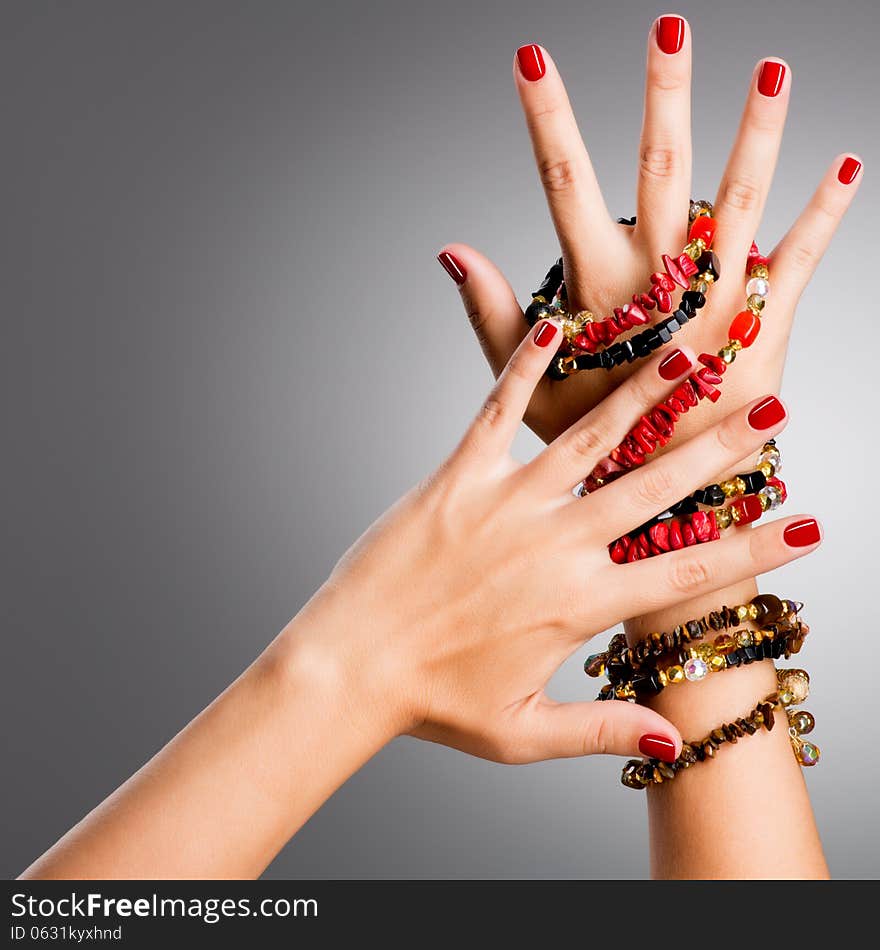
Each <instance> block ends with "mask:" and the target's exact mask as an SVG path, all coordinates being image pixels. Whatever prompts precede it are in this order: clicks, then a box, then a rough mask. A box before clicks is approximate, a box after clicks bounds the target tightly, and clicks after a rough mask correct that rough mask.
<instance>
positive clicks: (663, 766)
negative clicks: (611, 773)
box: [620, 669, 820, 789]
mask: <svg viewBox="0 0 880 950" xmlns="http://www.w3.org/2000/svg"><path fill="white" fill-rule="evenodd" d="M776 681H777V690H776V692H775V693H771V694H770V695H769V696H767V697H766V698H765V699H763V700H762V701H761V702H759V703H758V704H757V705H756V706H755V707H754V708H753V709H752V710H751V711H750V712H748V713H747V714H746V715H745V716H743V717H741V718H739V719H735V720H733V721H732V722H725V723H722V724H721V725H720V726H718V728H717V729H713V730H712V731H711V732H710V733H709V734H708V735H707V736H705V737H704V738H703V739H699V740H695V741H692V742H685V743H684V745H682V747H681V752H680V753H679V756H678V758H677V759H676V760H675V761H674V762H663V761H662V760H661V759H655V758H652V759H630V760H629V761H628V762H627V763H626V765H624V767H623V771H622V773H621V776H620V781H621V782H622V783H623V784H624V785H625V786H626V787H627V788H635V789H642V788H647V787H648V786H649V785H661V784H662V783H663V782H670V781H672V780H673V779H674V778H675V777H676V775H678V773H679V772H683V771H684V770H685V769H689V768H691V766H693V765H696V764H697V763H698V762H705V761H706V760H707V759H712V758H714V757H715V754H716V753H717V751H718V749H719V748H720V747H721V746H722V745H723V744H724V743H725V742H728V743H731V744H735V743H737V742H738V741H739V740H740V739H742V738H745V737H747V736H753V735H754V734H755V733H756V732H758V730H759V729H766V730H767V731H768V732H770V731H771V730H772V729H773V727H774V725H775V723H776V714H777V711H779V710H784V711H785V713H786V717H787V719H788V735H789V739H790V741H791V746H792V751H793V752H794V756H795V758H796V759H797V761H798V762H799V763H800V765H802V766H803V767H804V768H808V767H809V766H812V765H815V764H816V763H817V762H818V761H819V756H820V752H819V748H818V746H816V745H815V744H814V743H812V742H808V741H807V740H805V739H803V738H802V737H803V736H804V735H807V734H809V733H810V732H812V731H813V727H814V726H815V724H816V721H815V719H814V718H813V716H812V714H811V713H808V712H806V710H795V709H794V708H793V707H795V706H799V705H801V703H803V702H805V701H806V699H807V697H808V696H809V694H810V677H809V674H808V673H807V672H806V670H798V669H790V670H777V673H776Z"/></svg>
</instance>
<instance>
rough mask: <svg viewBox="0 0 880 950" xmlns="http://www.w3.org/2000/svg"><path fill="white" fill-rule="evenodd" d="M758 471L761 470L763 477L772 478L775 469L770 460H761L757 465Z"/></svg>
mask: <svg viewBox="0 0 880 950" xmlns="http://www.w3.org/2000/svg"><path fill="white" fill-rule="evenodd" d="M758 471H759V472H761V473H762V474H763V475H764V477H765V478H772V477H773V475H774V473H775V472H776V469H775V468H774V466H773V465H771V464H770V462H761V464H760V465H759V466H758Z"/></svg>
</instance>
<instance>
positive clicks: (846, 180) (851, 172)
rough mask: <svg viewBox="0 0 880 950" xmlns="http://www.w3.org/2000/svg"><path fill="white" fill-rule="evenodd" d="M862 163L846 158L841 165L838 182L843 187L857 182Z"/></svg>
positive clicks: (855, 159)
mask: <svg viewBox="0 0 880 950" xmlns="http://www.w3.org/2000/svg"><path fill="white" fill-rule="evenodd" d="M861 167H862V163H861V162H860V161H859V160H858V159H857V158H845V159H844V160H843V161H842V162H841V164H840V171H839V172H838V173H837V180H838V181H839V182H840V183H841V185H851V184H852V183H853V182H854V181H855V180H856V175H858V173H859V170H860V169H861Z"/></svg>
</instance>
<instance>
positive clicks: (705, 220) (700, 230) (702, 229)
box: [688, 214, 715, 248]
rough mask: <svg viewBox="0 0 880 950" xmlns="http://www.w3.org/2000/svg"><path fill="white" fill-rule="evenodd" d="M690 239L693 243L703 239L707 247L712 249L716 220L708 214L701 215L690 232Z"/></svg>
mask: <svg viewBox="0 0 880 950" xmlns="http://www.w3.org/2000/svg"><path fill="white" fill-rule="evenodd" d="M688 238H689V239H690V240H691V241H696V240H697V238H702V239H703V242H704V243H705V245H706V247H707V248H709V247H711V246H712V241H714V240H715V219H714V218H710V217H709V216H708V215H706V214H701V215H700V217H699V218H696V219H695V221H694V223H693V224H692V225H691V229H690V231H689V232H688Z"/></svg>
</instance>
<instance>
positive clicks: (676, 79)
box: [440, 16, 862, 474]
mask: <svg viewBox="0 0 880 950" xmlns="http://www.w3.org/2000/svg"><path fill="white" fill-rule="evenodd" d="M513 72H514V81H515V83H516V87H517V90H518V92H519V95H520V99H521V101H522V107H523V110H524V112H525V117H526V123H527V125H528V128H529V135H530V137H531V140H532V145H533V147H534V152H535V160H536V163H537V165H538V171H539V174H540V177H541V181H542V182H543V185H544V190H545V192H546V196H547V202H548V204H549V207H550V213H551V216H552V218H553V222H554V225H555V228H556V233H557V236H558V238H559V244H560V246H561V248H562V255H563V259H564V268H565V276H566V286H567V288H568V291H569V296H570V304H571V309H572V311H577V310H579V309H582V308H589V309H591V310H593V311H594V312H597V313H603V314H606V313H610V312H611V310H612V309H613V308H614V307H615V306H619V305H621V304H623V303H625V302H626V301H628V300H629V299H630V297H631V295H632V293H633V292H634V291H640V290H643V289H645V286H646V282H647V278H648V275H650V274H651V273H652V272H653V271H656V270H658V269H662V268H660V258H661V255H662V254H664V253H668V254H678V253H679V252H680V251H681V248H682V247H683V246H684V243H685V241H686V231H687V211H688V205H689V200H690V196H691V133H690V81H691V31H690V28H689V26H688V24H687V23H686V21H685V20H683V19H682V18H680V17H676V16H664V17H661V18H660V19H659V20H658V21H656V23H654V24H653V25H652V27H651V32H650V35H649V37H648V60H647V85H646V92H645V111H644V121H643V124H642V135H641V142H640V146H639V155H638V185H637V191H636V201H635V208H636V212H637V223H636V226H635V227H634V228H633V227H628V226H626V225H621V224H617V223H615V221H614V220H612V218H611V217H610V216H609V213H608V211H607V209H606V207H605V203H604V201H603V198H602V193H601V191H600V188H599V184H598V182H597V181H596V177H595V175H594V173H593V168H592V165H591V163H590V157H589V155H588V153H587V150H586V148H585V146H584V143H583V140H582V138H581V136H580V133H579V131H578V128H577V123H576V121H575V118H574V115H573V113H572V109H571V106H570V104H569V100H568V97H567V95H566V91H565V87H564V85H563V83H562V78H561V76H560V74H559V72H558V70H557V68H556V65H555V64H554V62H553V60H552V59H551V57H550V55H549V54H548V53H547V51H546V50H544V49H543V48H541V47H538V46H524V47H522V48H521V49H520V50H519V51H518V53H517V56H516V57H514V64H513ZM791 82H792V77H791V69H790V67H788V65H787V64H785V63H783V62H782V61H781V60H778V59H765V60H762V61H761V62H759V63H758V64H757V66H756V67H755V69H754V70H753V73H752V76H751V80H750V85H749V91H748V95H747V98H746V105H745V110H744V112H743V116H742V121H741V123H740V127H739V132H738V133H737V136H736V139H735V141H734V145H733V149H732V151H731V153H730V157H729V160H728V163H727V168H726V170H725V172H724V175H723V177H722V179H721V184H720V187H719V189H718V194H717V196H716V198H715V218H716V221H717V231H716V236H715V243H714V245H713V249H714V250H715V251H716V253H717V254H718V257H719V258H720V262H721V268H722V275H721V280H720V281H719V282H718V283H717V285H716V286H714V287H713V288H712V291H711V294H710V295H709V296H708V300H707V305H706V307H705V309H704V310H703V311H702V312H701V314H700V319H699V320H696V321H692V322H691V323H689V324H688V325H687V326H686V327H684V328H683V329H682V330H681V331H680V333H679V334H678V335H677V337H676V342H677V343H681V342H685V343H687V344H688V345H689V346H691V347H693V348H694V349H695V350H696V351H697V352H704V351H706V352H710V353H715V352H716V351H717V350H718V348H719V347H720V346H721V345H722V344H723V343H724V342H725V341H726V339H727V335H726V330H727V327H728V324H729V323H730V320H731V318H732V317H733V315H734V314H735V313H737V312H738V311H740V310H742V309H743V303H744V300H745V294H744V284H745V276H744V274H745V262H746V257H747V254H748V250H749V247H750V245H751V242H752V240H753V239H754V237H755V235H756V233H757V231H758V227H759V225H760V223H761V216H762V213H763V209H764V204H765V201H766V198H767V194H768V192H769V190H770V185H771V182H772V179H773V172H774V169H775V166H776V159H777V155H778V152H779V146H780V142H781V139H782V131H783V126H784V123H785V115H786V111H787V108H788V100H789V95H790V92H791ZM714 118H715V117H713V120H714ZM861 177H862V176H861V162H860V161H859V160H858V159H857V158H855V157H854V156H852V155H850V154H848V153H847V154H842V155H838V156H837V157H836V158H835V159H834V160H833V161H832V162H831V165H830V167H829V168H828V170H827V171H826V173H825V175H824V177H823V179H822V181H821V183H820V185H819V187H818V189H817V191H816V192H815V194H814V195H813V197H812V199H811V201H810V202H809V204H808V205H807V207H806V209H805V210H804V212H803V213H802V214H801V216H800V217H799V218H798V220H797V221H796V222H795V224H794V225H793V227H792V228H791V229H790V230H789V232H788V234H787V235H786V236H785V237H784V238H783V239H782V240H781V241H780V243H779V244H778V245H777V247H776V249H775V250H774V251H773V252H772V254H771V255H770V273H771V296H770V297H769V299H768V301H767V306H766V308H765V311H764V316H765V319H763V320H762V323H763V329H762V331H761V335H760V337H759V338H758V340H757V341H756V343H755V345H754V346H752V348H751V349H749V350H748V352H744V353H741V354H740V355H739V358H738V359H737V361H736V364H735V366H733V367H731V372H730V373H729V374H728V375H727V377H726V378H725V381H724V391H725V392H726V393H727V394H728V395H726V396H724V398H723V399H722V400H721V401H720V404H719V405H716V406H715V407H714V408H713V407H711V406H709V405H706V406H704V407H703V408H701V410H700V412H699V413H693V414H691V415H690V416H689V417H688V418H687V419H686V420H684V425H683V427H682V431H683V432H684V434H685V437H688V436H689V435H690V434H692V433H693V431H695V429H697V428H702V427H703V426H705V425H708V424H710V423H711V422H713V421H715V420H717V419H719V418H720V417H721V415H723V414H724V412H725V408H724V407H725V406H730V405H739V404H741V403H743V402H745V401H746V400H748V399H753V398H754V397H756V396H757V395H759V394H760V393H761V392H763V391H765V390H766V389H768V388H769V389H772V390H776V389H778V387H779V385H780V382H781V377H782V367H783V363H784V360H785V352H786V348H787V344H788V337H789V333H790V330H791V325H792V320H793V317H794V311H795V308H796V306H797V303H798V299H799V297H800V295H801V293H802V291H803V290H804V288H805V286H806V284H807V283H808V281H809V280H810V278H811V276H812V274H813V272H814V270H815V268H816V265H817V264H818V262H819V260H820V258H821V257H822V254H823V253H824V251H825V248H826V247H827V245H828V243H829V241H830V240H831V237H832V236H833V234H834V231H835V230H836V228H837V225H838V224H839V223H840V220H841V218H842V216H843V214H844V212H845V211H846V209H847V207H848V206H849V203H850V201H851V200H852V199H853V197H854V195H855V192H856V190H857V188H858V186H859V183H860V180H861ZM694 197H699V196H696V195H695V196H694ZM622 213H623V214H629V213H631V211H630V210H628V209H627V210H624V211H623V212H622ZM555 256H556V255H555V254H554V253H553V252H548V259H547V261H543V260H542V261H536V262H535V272H534V274H533V275H532V277H531V278H530V280H531V281H533V285H532V286H537V284H538V283H539V282H540V278H541V277H542V275H543V274H544V272H545V270H546V269H547V267H548V266H549V263H550V260H551V259H552V257H555ZM440 259H441V263H443V264H444V266H445V267H446V269H447V270H448V271H449V273H450V274H451V275H452V276H453V278H454V279H455V280H456V283H458V284H459V289H460V290H461V294H462V297H463V300H464V304H465V308H466V310H467V313H468V315H469V317H470V319H471V322H472V324H473V326H474V329H475V331H476V333H477V336H478V338H479V340H480V342H481V344H482V346H483V350H484V352H485V354H486V357H487V359H488V361H489V363H490V365H491V367H492V369H493V371H494V372H495V374H496V375H497V373H498V372H500V370H501V368H502V367H503V366H504V364H505V362H506V361H507V358H508V357H509V355H510V354H511V353H512V352H513V350H514V348H515V347H516V346H517V344H518V343H519V341H520V340H521V339H522V337H523V335H524V334H525V333H526V331H527V329H528V328H527V325H526V322H525V320H524V318H523V313H522V310H521V309H520V307H519V305H518V304H517V301H516V298H515V296H514V294H513V292H512V290H511V289H510V286H509V285H508V284H507V282H506V281H505V279H504V278H503V277H502V275H501V274H500V273H499V271H498V270H497V269H496V268H495V267H494V266H493V265H492V264H491V263H490V262H489V261H487V260H486V259H485V258H484V257H483V256H482V255H480V254H478V253H477V252H476V251H474V250H472V249H471V248H469V247H467V246H466V245H462V244H453V245H449V246H447V247H446V248H445V249H444V250H443V251H442V252H441V254H440ZM632 372H633V367H631V366H627V365H624V366H622V367H619V368H617V369H615V370H613V371H612V372H610V373H608V372H606V371H605V370H590V371H585V372H580V373H577V374H575V375H574V376H573V377H571V378H569V379H567V380H564V381H562V382H556V381H551V380H549V379H545V380H543V381H542V382H541V384H540V385H539V386H538V388H537V390H536V393H535V396H534V399H533V400H532V403H531V405H530V407H529V410H528V412H527V413H526V422H527V423H528V425H529V426H530V427H531V428H532V429H533V430H534V431H535V432H536V433H537V434H538V435H539V436H540V437H541V438H543V439H544V441H549V440H550V439H552V438H554V437H555V436H556V435H557V434H558V433H559V432H561V431H563V430H564V429H565V428H566V427H567V426H569V425H571V424H572V422H573V421H574V420H575V419H577V418H578V417H579V416H580V415H581V413H582V412H584V411H585V410H586V409H588V408H590V407H591V406H595V405H596V404H597V403H598V402H599V401H600V400H601V399H602V398H603V397H604V396H605V395H606V394H607V393H608V392H609V391H611V390H612V389H614V388H615V387H616V386H618V385H619V384H620V383H621V382H622V381H623V380H624V379H626V378H627V377H628V376H629V375H630V374H631V373H632ZM716 474H717V473H716Z"/></svg>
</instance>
